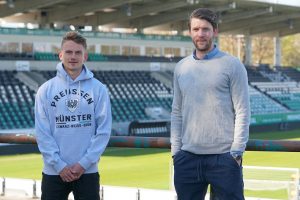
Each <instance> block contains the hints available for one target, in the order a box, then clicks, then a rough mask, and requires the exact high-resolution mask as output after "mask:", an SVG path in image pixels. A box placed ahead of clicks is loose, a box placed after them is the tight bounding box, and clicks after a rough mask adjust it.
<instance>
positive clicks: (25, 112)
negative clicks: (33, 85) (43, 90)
mask: <svg viewBox="0 0 300 200" xmlns="http://www.w3.org/2000/svg"><path fill="white" fill-rule="evenodd" d="M16 74H17V72H16V71H0V105H1V106H0V122H1V123H0V129H18V128H32V127H33V124H34V122H33V116H32V108H33V105H34V93H35V92H34V91H32V90H30V89H29V87H27V86H26V85H25V84H23V83H21V82H20V81H19V80H18V79H17V78H15V75H16Z"/></svg>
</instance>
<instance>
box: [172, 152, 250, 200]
mask: <svg viewBox="0 0 300 200" xmlns="http://www.w3.org/2000/svg"><path fill="white" fill-rule="evenodd" d="M209 184H210V185H211V189H212V191H213V199H214V200H244V182H243V173H242V166H239V165H238V163H237V162H236V161H235V160H234V158H233V157H232V156H231V155H230V153H224V154H212V155H196V154H193V153H190V152H187V151H183V150H181V151H179V152H178V153H177V154H176V155H175V156H174V185H175V190H176V193H177V196H178V200H204V198H205V195H206V191H207V187H208V185H209Z"/></svg>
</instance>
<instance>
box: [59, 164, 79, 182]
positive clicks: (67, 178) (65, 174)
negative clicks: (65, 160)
mask: <svg viewBox="0 0 300 200" xmlns="http://www.w3.org/2000/svg"><path fill="white" fill-rule="evenodd" d="M59 175H60V177H61V179H62V180H63V181H64V182H71V181H74V180H76V179H77V176H76V175H75V174H73V173H72V171H71V168H70V167H65V168H63V170H61V171H60V172H59Z"/></svg>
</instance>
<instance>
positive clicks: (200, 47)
mask: <svg viewBox="0 0 300 200" xmlns="http://www.w3.org/2000/svg"><path fill="white" fill-rule="evenodd" d="M193 43H194V45H195V48H196V50H197V51H199V52H203V53H205V52H208V51H209V50H210V49H211V47H212V43H213V39H208V40H205V41H203V40H202V41H201V42H200V41H196V40H193ZM200 43H201V44H200Z"/></svg>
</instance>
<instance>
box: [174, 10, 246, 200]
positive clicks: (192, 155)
mask: <svg viewBox="0 0 300 200" xmlns="http://www.w3.org/2000/svg"><path fill="white" fill-rule="evenodd" d="M217 23H218V17H217V14H216V13H214V12H212V11H211V10H209V9H205V8H199V9H196V10H194V11H193V12H192V14H191V16H190V19H189V32H190V36H191V38H192V41H193V43H194V46H195V51H194V52H193V54H192V55H190V56H187V57H186V58H184V59H182V60H181V61H179V63H178V64H177V65H176V67H175V71H174V98H173V104H172V114H171V150H172V156H173V159H174V185H175V189H176V192H177V195H178V199H179V200H204V198H205V194H206V191H207V187H208V184H210V185H211V188H212V190H213V194H214V195H215V198H214V199H222V200H244V194H243V186H244V184H243V175H242V155H243V152H244V151H245V148H246V143H247V141H248V136H249V122H250V106H249V94H248V78H247V72H246V69H245V67H244V65H243V64H242V63H241V62H240V61H239V60H238V59H237V58H235V57H233V56H231V55H229V54H227V53H225V52H222V51H220V50H219V49H218V47H217V46H216V45H214V43H213V40H214V38H215V37H217V33H218V24H217Z"/></svg>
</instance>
